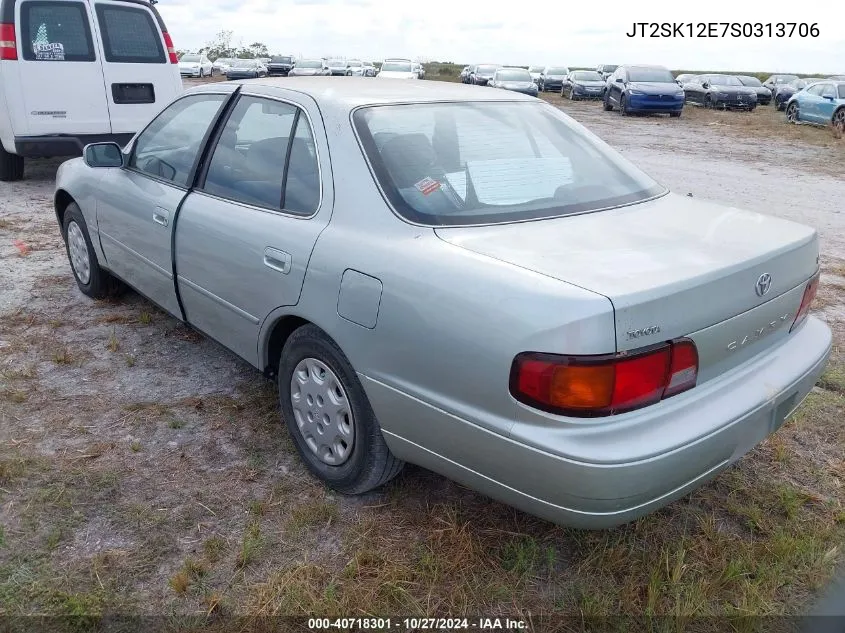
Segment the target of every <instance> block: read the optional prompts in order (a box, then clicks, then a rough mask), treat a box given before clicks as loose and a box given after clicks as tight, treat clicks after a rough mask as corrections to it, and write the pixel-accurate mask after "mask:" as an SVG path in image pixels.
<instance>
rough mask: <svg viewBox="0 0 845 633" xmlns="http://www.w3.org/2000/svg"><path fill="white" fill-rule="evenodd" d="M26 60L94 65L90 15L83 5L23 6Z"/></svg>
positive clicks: (38, 0)
mask: <svg viewBox="0 0 845 633" xmlns="http://www.w3.org/2000/svg"><path fill="white" fill-rule="evenodd" d="M21 35H22V38H23V39H24V41H23V42H21V49H22V50H23V58H24V59H26V60H29V61H52V62H92V61H94V60H95V59H96V57H95V56H94V46H93V44H92V42H91V25H90V23H89V22H88V12H87V11H86V9H85V5H84V4H83V3H81V2H49V1H42V0H34V1H31V2H24V3H22V4H21Z"/></svg>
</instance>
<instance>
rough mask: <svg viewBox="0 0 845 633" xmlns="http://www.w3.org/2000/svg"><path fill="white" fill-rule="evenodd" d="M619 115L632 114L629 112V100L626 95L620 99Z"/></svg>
mask: <svg viewBox="0 0 845 633" xmlns="http://www.w3.org/2000/svg"><path fill="white" fill-rule="evenodd" d="M619 114H621V115H622V116H628V115H629V114H630V112H628V100H627V99H626V98H625V95H624V94H623V95H622V96H621V97H619Z"/></svg>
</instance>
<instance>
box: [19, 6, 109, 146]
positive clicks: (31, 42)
mask: <svg viewBox="0 0 845 633" xmlns="http://www.w3.org/2000/svg"><path fill="white" fill-rule="evenodd" d="M16 4H17V6H16V8H15V24H16V25H17V27H18V28H17V39H18V42H19V43H20V45H19V49H20V51H19V57H18V61H17V62H16V63H15V65H16V66H17V77H14V76H13V77H12V78H11V79H12V81H11V83H12V85H14V83H15V80H17V83H18V86H19V90H18V91H17V93H18V95H20V96H19V97H18V98H19V99H21V100H22V102H23V106H24V108H13V107H10V108H9V110H10V113H12V115H13V117H15V120H14V122H13V129H14V131H15V135H16V136H24V135H26V136H44V135H51V134H108V133H109V132H110V131H111V129H110V127H109V112H108V105H107V103H106V96H105V91H104V89H103V73H102V70H101V69H100V55H99V54H98V50H97V47H96V46H95V44H94V37H93V29H92V19H93V15H92V14H91V11H90V7H89V5H88V3H87V2H81V1H80V0H24V1H23V2H18V3H16ZM7 87H11V86H9V85H8V84H7ZM6 98H7V99H13V98H15V95H14V92H12V91H11V90H9V92H8V93H7V97H6Z"/></svg>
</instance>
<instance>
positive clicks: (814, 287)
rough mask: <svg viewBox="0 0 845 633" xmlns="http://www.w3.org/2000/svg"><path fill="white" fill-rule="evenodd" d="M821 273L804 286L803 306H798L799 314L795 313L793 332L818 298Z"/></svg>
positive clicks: (790, 329) (791, 328)
mask: <svg viewBox="0 0 845 633" xmlns="http://www.w3.org/2000/svg"><path fill="white" fill-rule="evenodd" d="M819 274H820V273H816V274H815V275H814V276H813V278H812V279H811V280H810V281H808V282H807V286H806V288H804V296H803V297H801V306H800V307H799V308H798V314H796V315H795V320H794V321H793V322H792V327H790V328H789V331H790V332H791V331H792V330H794V329H795V328H797V327H798V326H799V325H801V324H802V323H803V322H804V319H806V318H807V315H808V314H809V313H810V306H811V305H812V304H813V301H815V299H816V293H817V292H818V290H819Z"/></svg>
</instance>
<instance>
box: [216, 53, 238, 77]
mask: <svg viewBox="0 0 845 633" xmlns="http://www.w3.org/2000/svg"><path fill="white" fill-rule="evenodd" d="M234 63H235V60H234V59H232V58H230V57H219V58H217V59H215V60H214V63H213V64H212V65H211V68H212V70H213V72H218V73H220V74H221V75H225V74H226V73H227V72H229V69H230V68H231V67H232V64H234Z"/></svg>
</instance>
